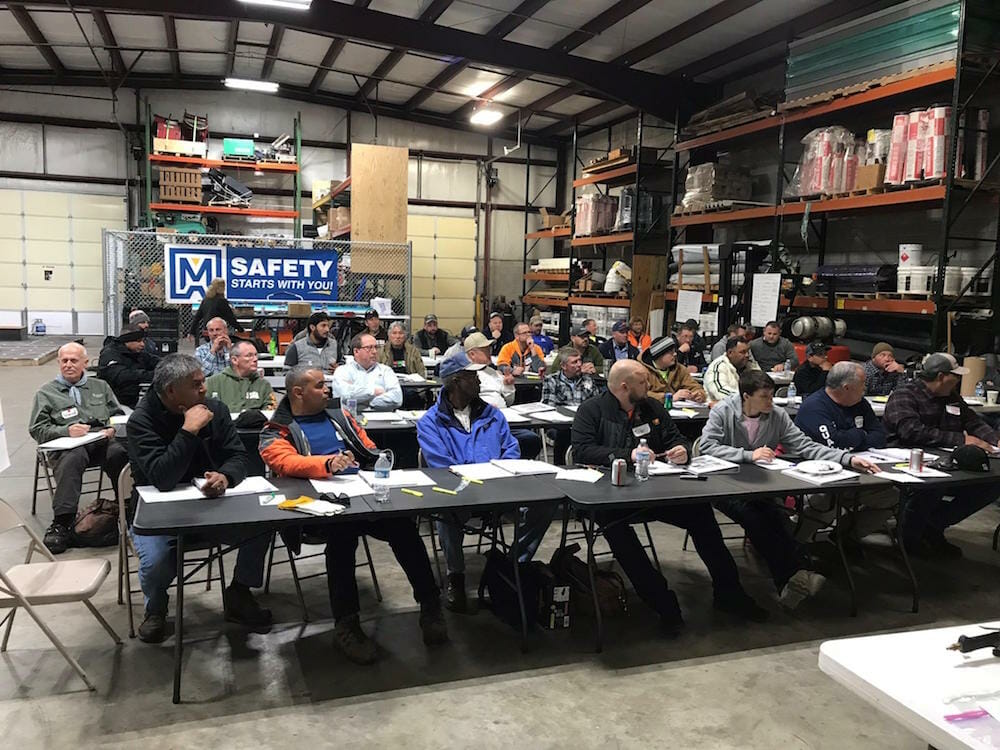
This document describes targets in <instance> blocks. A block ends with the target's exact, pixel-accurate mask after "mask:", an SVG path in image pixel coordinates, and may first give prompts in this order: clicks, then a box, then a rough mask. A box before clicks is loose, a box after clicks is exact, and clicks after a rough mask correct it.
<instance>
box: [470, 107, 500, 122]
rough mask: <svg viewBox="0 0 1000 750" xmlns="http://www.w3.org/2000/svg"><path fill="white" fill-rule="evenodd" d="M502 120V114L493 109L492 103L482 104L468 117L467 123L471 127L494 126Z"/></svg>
mask: <svg viewBox="0 0 1000 750" xmlns="http://www.w3.org/2000/svg"><path fill="white" fill-rule="evenodd" d="M502 119H503V112H501V111H500V110H499V109H497V108H496V107H494V106H493V104H492V102H483V103H482V104H480V105H479V106H477V107H476V108H475V109H474V110H473V111H472V115H470V116H469V122H471V123H472V124H473V125H495V124H496V123H498V122H499V121H500V120H502Z"/></svg>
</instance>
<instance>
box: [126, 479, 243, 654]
mask: <svg viewBox="0 0 1000 750" xmlns="http://www.w3.org/2000/svg"><path fill="white" fill-rule="evenodd" d="M132 487H133V481H132V466H131V465H130V464H126V465H125V468H124V469H122V471H121V473H120V474H119V475H118V604H126V603H127V605H128V637H129V638H135V616H134V614H133V612H132V576H133V575H136V574H137V573H138V569H133V568H132V567H131V564H130V563H129V559H130V558H133V559H136V560H138V559H139V555H138V554H137V553H136V551H135V546H134V545H133V544H132V536H131V535H130V534H129V531H128V511H127V507H128V502H129V499H130V498H131V497H132ZM185 547H186V548H187V550H189V551H196V550H199V549H202V550H206V551H207V552H208V556H207V557H190V556H189V555H187V554H186V555H185V556H184V564H185V565H186V566H189V567H195V569H196V570H197V569H198V568H200V567H201V566H202V565H207V568H206V571H205V578H204V581H192V583H202V582H204V584H205V591H211V590H212V581H213V580H215V579H213V577H212V560H213V559H214V558H215V557H216V555H218V558H219V575H218V576H217V580H218V581H219V587H220V589H221V590H222V591H223V592H225V590H226V572H225V569H224V568H223V564H222V547H221V546H219V545H215V544H212V545H201V546H199V545H197V544H192V545H191V546H188V545H185ZM184 580H185V581H186V580H187V577H186V576H185V579H184ZM174 585H176V584H174Z"/></svg>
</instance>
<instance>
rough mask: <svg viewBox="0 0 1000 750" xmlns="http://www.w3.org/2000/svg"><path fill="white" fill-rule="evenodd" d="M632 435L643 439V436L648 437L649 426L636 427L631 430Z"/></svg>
mask: <svg viewBox="0 0 1000 750" xmlns="http://www.w3.org/2000/svg"><path fill="white" fill-rule="evenodd" d="M632 434H633V435H635V436H636V437H643V436H644V435H648V434H649V425H648V424H640V425H636V426H635V427H633V428H632Z"/></svg>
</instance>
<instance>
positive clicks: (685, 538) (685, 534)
mask: <svg viewBox="0 0 1000 750" xmlns="http://www.w3.org/2000/svg"><path fill="white" fill-rule="evenodd" d="M690 538H691V534H690V533H689V532H688V531H687V530H685V531H684V544H682V545H681V551H682V552H687V551H688V539H690Z"/></svg>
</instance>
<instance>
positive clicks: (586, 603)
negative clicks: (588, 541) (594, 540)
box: [549, 544, 628, 617]
mask: <svg viewBox="0 0 1000 750" xmlns="http://www.w3.org/2000/svg"><path fill="white" fill-rule="evenodd" d="M579 551H580V545H579V544H570V545H567V546H566V547H563V548H562V549H557V550H556V551H555V552H553V553H552V559H551V560H550V561H549V567H551V568H552V571H553V572H554V573H555V574H556V575H557V576H559V578H560V579H562V580H564V581H568V582H569V585H570V589H571V592H572V593H571V596H572V600H573V611H574V612H575V613H578V614H584V615H592V614H594V596H593V594H592V593H591V590H590V575H589V573H588V572H587V563H585V562H584V561H583V560H581V559H580V558H579V557H577V556H576V555H575V554H574V553H575V552H579ZM594 585H595V586H596V587H597V601H598V605H599V606H600V608H601V615H602V616H603V617H619V616H621V615H625V614H628V593H627V590H626V588H625V581H624V580H622V577H621V576H620V575H618V573H616V572H615V571H613V570H601V569H600V568H597V569H596V570H595V571H594Z"/></svg>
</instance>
